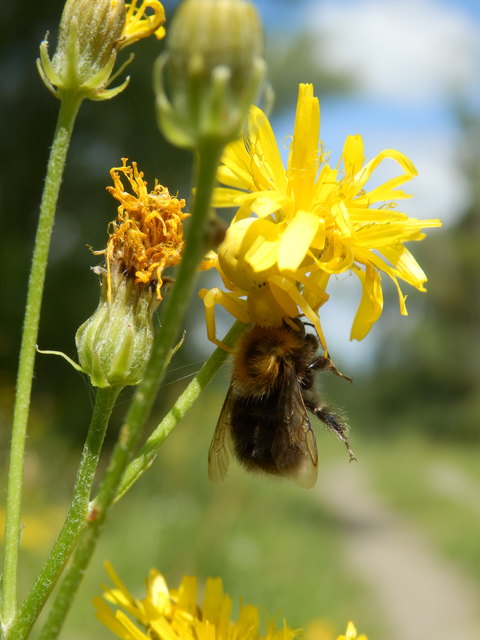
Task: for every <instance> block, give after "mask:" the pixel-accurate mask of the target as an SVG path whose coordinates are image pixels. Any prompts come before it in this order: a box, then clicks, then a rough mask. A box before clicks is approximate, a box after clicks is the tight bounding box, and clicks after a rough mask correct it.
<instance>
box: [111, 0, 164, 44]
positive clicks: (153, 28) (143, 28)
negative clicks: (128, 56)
mask: <svg viewBox="0 0 480 640" xmlns="http://www.w3.org/2000/svg"><path fill="white" fill-rule="evenodd" d="M125 8H126V10H127V14H126V19H125V26H124V28H123V32H122V37H121V38H120V40H119V44H118V48H119V49H123V47H128V46H129V45H130V44H132V43H133V42H137V40H141V39H142V38H148V37H149V36H151V35H152V34H154V35H155V37H156V38H157V39H158V40H161V39H162V38H163V37H164V36H165V28H164V27H163V23H164V22H165V10H164V8H163V5H162V4H161V3H160V2H159V1H158V0H143V2H141V4H140V6H137V0H132V1H131V2H127V3H126V4H125ZM147 9H151V10H152V12H153V13H147V11H146V10H147Z"/></svg>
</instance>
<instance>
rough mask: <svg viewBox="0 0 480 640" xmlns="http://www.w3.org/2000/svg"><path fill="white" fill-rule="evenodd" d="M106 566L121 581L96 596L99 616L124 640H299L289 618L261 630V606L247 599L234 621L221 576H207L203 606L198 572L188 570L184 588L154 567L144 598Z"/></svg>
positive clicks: (115, 580) (114, 580) (99, 618)
mask: <svg viewBox="0 0 480 640" xmlns="http://www.w3.org/2000/svg"><path fill="white" fill-rule="evenodd" d="M105 566H106V569H107V571H108V574H109V576H110V578H111V580H112V582H113V583H114V585H115V586H114V588H109V587H103V589H104V594H103V598H104V599H102V598H100V597H97V598H94V600H93V602H94V605H95V608H96V617H97V618H98V620H100V622H102V623H103V624H104V625H105V626H106V627H108V628H109V629H110V630H111V631H112V632H113V633H114V634H115V635H117V636H118V637H119V638H123V640H150V639H151V638H164V639H168V640H293V638H294V637H295V636H296V635H297V632H295V631H293V630H292V629H290V628H289V627H287V625H286V624H285V623H284V624H283V626H282V627H281V628H280V629H276V628H275V624H274V623H273V622H272V621H268V622H267V625H266V628H265V630H264V632H261V631H260V626H261V625H260V614H259V611H258V609H257V607H254V606H251V605H244V604H242V603H240V613H239V616H238V620H236V621H232V620H231V619H230V616H231V611H232V600H231V598H230V597H229V596H228V595H226V594H225V593H224V592H223V586H222V581H221V579H220V578H209V579H208V580H207V583H206V585H205V596H204V601H203V606H199V605H198V604H197V580H196V578H194V577H187V576H186V577H184V578H183V579H182V581H181V584H180V586H179V588H178V589H168V587H167V584H166V582H165V579H164V577H163V576H162V575H161V574H160V573H158V571H156V570H155V569H152V570H151V571H150V574H149V576H148V579H147V595H146V597H145V598H143V599H141V600H139V599H137V598H134V597H133V596H132V595H131V594H130V593H129V591H128V589H127V588H126V587H125V586H124V584H123V583H122V582H121V580H120V579H119V577H118V576H117V574H116V573H115V571H114V570H113V568H112V566H111V565H110V564H109V563H106V564H105ZM107 603H109V604H110V605H113V606H114V607H115V610H113V609H112V608H111V607H110V606H109V605H108V604H107ZM127 614H128V615H127Z"/></svg>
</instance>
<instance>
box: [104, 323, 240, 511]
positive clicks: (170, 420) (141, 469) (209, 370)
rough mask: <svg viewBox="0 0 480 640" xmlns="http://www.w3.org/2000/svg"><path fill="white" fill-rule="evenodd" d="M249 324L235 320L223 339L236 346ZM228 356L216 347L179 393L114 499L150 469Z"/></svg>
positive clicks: (125, 491) (129, 466) (142, 449)
mask: <svg viewBox="0 0 480 640" xmlns="http://www.w3.org/2000/svg"><path fill="white" fill-rule="evenodd" d="M246 326H247V325H245V324H243V323H241V322H236V323H235V324H234V325H233V327H232V328H231V329H230V331H229V332H228V334H227V335H226V336H225V338H224V340H223V342H224V343H225V344H226V345H227V346H233V345H234V344H235V343H236V341H237V340H238V338H239V336H240V335H241V334H242V333H243V332H244V331H245V328H246ZM227 357H228V353H227V352H226V351H225V350H224V349H221V348H220V347H218V348H217V349H215V351H214V352H213V353H212V355H211V356H210V357H209V359H208V360H207V361H206V362H205V364H204V365H203V367H202V368H201V369H200V371H199V372H198V373H197V375H196V376H195V378H194V379H193V380H192V381H191V382H190V384H189V385H188V386H187V388H186V389H185V391H184V392H183V393H182V395H181V396H179V398H178V399H177V401H176V402H175V404H174V405H173V407H172V408H171V409H170V411H169V412H168V413H167V415H166V416H165V417H164V419H163V420H162V421H161V422H160V424H159V425H158V427H157V428H156V429H155V430H154V431H153V433H152V434H151V435H150V437H149V438H148V439H147V441H146V442H145V444H144V445H143V447H142V448H141V449H140V451H139V453H138V454H137V456H136V457H135V459H134V460H132V461H131V462H130V464H129V465H128V467H127V469H126V471H125V473H124V475H123V478H122V483H121V485H120V488H119V490H118V493H117V496H116V498H115V501H117V500H119V499H120V498H121V497H122V496H123V495H124V494H125V493H127V491H128V490H129V489H130V487H131V486H132V485H133V484H135V482H136V481H137V480H138V479H139V478H140V477H141V476H142V475H143V474H144V473H145V471H146V470H147V469H149V468H150V466H151V465H152V463H153V462H154V460H155V458H156V457H157V453H158V449H159V448H160V446H161V445H162V444H163V442H164V440H165V438H166V437H167V436H168V435H169V434H170V433H171V431H172V430H173V428H174V427H175V426H176V425H177V423H178V422H179V421H180V420H181V419H182V418H183V416H184V415H185V414H186V413H187V411H188V410H189V409H190V407H191V406H192V405H193V403H194V402H195V400H196V399H197V398H198V396H199V395H200V394H201V393H202V391H203V390H204V389H205V387H206V386H207V385H208V383H209V382H210V381H211V380H212V378H213V377H214V376H215V374H216V373H217V371H218V370H219V369H220V367H221V366H222V364H223V363H224V362H225V360H226V358H227Z"/></svg>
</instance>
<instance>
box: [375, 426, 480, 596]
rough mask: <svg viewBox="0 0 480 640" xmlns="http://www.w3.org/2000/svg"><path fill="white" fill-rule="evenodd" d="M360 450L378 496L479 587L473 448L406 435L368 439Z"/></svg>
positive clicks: (478, 497) (479, 524) (478, 493)
mask: <svg viewBox="0 0 480 640" xmlns="http://www.w3.org/2000/svg"><path fill="white" fill-rule="evenodd" d="M364 449H365V450H366V456H365V463H366V464H367V465H368V468H369V470H370V472H371V473H372V476H373V480H374V487H375V489H376V490H377V491H378V493H379V494H380V495H382V496H383V498H384V499H385V500H386V501H387V502H388V503H389V504H390V505H391V506H392V507H394V508H395V509H397V510H398V511H400V512H402V513H404V514H405V515H406V516H408V517H409V518H410V519H411V521H412V522H413V523H414V524H415V525H417V527H418V528H419V529H420V530H421V531H422V532H423V533H424V534H425V535H426V536H427V537H428V539H429V540H430V542H431V544H432V546H433V547H435V548H437V549H438V550H439V551H440V552H442V553H443V554H444V555H445V556H447V557H449V558H451V559H452V560H453V561H455V562H456V563H457V564H458V565H459V566H460V567H462V568H463V570H464V571H465V573H467V574H469V575H470V576H471V578H472V579H473V580H475V581H476V582H477V584H478V585H479V587H480V545H479V540H480V465H479V464H478V458H479V453H480V451H479V447H478V445H470V446H469V445H467V444H461V443H458V444H455V443H453V442H450V443H446V442H442V441H440V442H435V441H432V440H431V439H429V438H427V437H425V436H422V435H421V434H420V433H415V434H414V433H409V432H407V433H405V434H404V435H403V436H400V437H396V438H395V439H394V440H390V441H389V442H386V441H385V440H383V441H382V442H378V441H375V440H373V439H372V440H370V439H369V440H368V444H367V445H366V446H365V447H364Z"/></svg>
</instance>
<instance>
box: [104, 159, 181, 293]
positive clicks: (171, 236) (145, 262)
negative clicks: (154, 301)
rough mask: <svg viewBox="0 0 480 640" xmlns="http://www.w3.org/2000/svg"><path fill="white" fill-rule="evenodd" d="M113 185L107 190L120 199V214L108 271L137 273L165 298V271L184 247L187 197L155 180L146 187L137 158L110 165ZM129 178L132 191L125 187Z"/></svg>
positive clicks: (107, 252) (107, 251) (109, 246)
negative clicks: (162, 292)
mask: <svg viewBox="0 0 480 640" xmlns="http://www.w3.org/2000/svg"><path fill="white" fill-rule="evenodd" d="M110 174H111V176H112V179H113V183H114V186H113V187H107V190H108V191H109V192H110V193H111V194H112V196H113V197H114V198H116V199H117V200H118V201H119V202H120V206H119V207H118V214H117V218H116V220H115V221H114V222H112V230H111V232H110V236H109V239H108V243H107V248H106V249H105V250H104V251H102V252H98V253H104V254H105V255H106V260H107V271H108V274H110V273H111V272H112V269H113V268H114V266H115V268H116V269H117V271H120V272H124V273H126V274H127V275H131V276H132V277H133V276H134V277H135V280H136V282H137V283H141V284H144V285H150V286H152V287H155V288H156V292H157V298H158V299H159V300H161V299H162V295H161V288H162V285H163V279H162V272H163V270H164V269H166V268H167V267H171V266H174V265H176V264H178V263H179V261H180V259H181V255H182V250H183V224H182V220H183V219H184V218H186V217H187V216H188V215H189V214H188V213H183V212H182V208H183V207H184V206H185V200H179V199H178V198H176V197H175V196H171V195H170V194H169V192H168V189H167V188H166V187H162V185H160V184H158V182H157V181H155V186H154V188H153V190H152V191H148V190H147V183H146V182H145V181H144V179H143V172H142V171H138V169H137V164H136V162H132V165H131V166H130V165H127V159H126V158H122V166H121V167H114V168H113V169H111V171H110ZM125 179H126V181H127V185H128V184H129V185H130V188H131V190H132V191H133V193H129V192H128V191H127V190H126V188H125V187H124V184H123V181H122V180H125Z"/></svg>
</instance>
